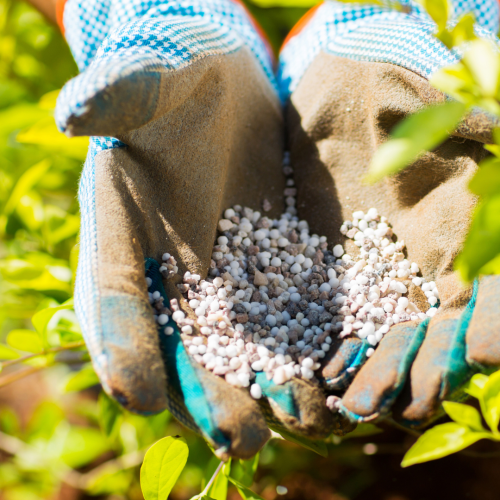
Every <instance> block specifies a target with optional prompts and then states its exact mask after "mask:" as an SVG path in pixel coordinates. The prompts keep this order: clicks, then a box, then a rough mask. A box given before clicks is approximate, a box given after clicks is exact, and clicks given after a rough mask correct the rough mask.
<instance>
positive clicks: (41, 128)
mask: <svg viewBox="0 0 500 500" xmlns="http://www.w3.org/2000/svg"><path fill="white" fill-rule="evenodd" d="M16 139H17V141H18V142H21V143H24V144H36V145H37V146H40V147H41V148H43V149H45V150H47V151H51V152H54V153H60V154H64V155H65V156H69V157H70V158H75V159H77V160H82V161H83V160H84V159H85V156H86V155H87V149H88V145H89V139H88V137H72V138H71V139H70V138H68V137H66V136H65V135H64V134H63V133H61V132H59V130H57V126H56V123H55V121H54V118H53V117H51V116H49V117H47V118H43V119H41V120H40V121H38V122H37V123H35V124H34V125H32V126H31V127H30V128H29V129H27V130H23V131H22V132H20V133H19V134H18V135H17V137H16Z"/></svg>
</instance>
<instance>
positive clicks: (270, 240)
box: [148, 157, 439, 399]
mask: <svg viewBox="0 0 500 500" xmlns="http://www.w3.org/2000/svg"><path fill="white" fill-rule="evenodd" d="M284 171H285V173H286V174H287V175H288V176H290V175H291V174H292V169H291V168H290V166H289V165H288V158H287V157H285V168H284ZM284 194H285V201H286V205H287V209H286V212H285V213H284V214H283V215H282V216H281V217H280V219H274V220H273V219H269V218H268V217H265V216H262V214H261V213H260V212H258V211H254V210H251V209H249V208H246V207H241V206H239V205H235V206H234V207H233V208H229V209H227V210H226V211H225V212H224V219H221V220H220V221H219V224H218V230H219V235H218V237H217V241H216V244H215V246H214V247H213V250H212V261H211V265H210V270H209V273H208V277H207V278H206V279H205V280H202V279H201V277H200V276H199V275H196V274H191V273H190V272H186V273H185V274H184V276H183V283H182V284H181V285H178V288H179V290H180V291H181V292H182V293H183V295H184V297H185V298H186V299H187V300H188V301H189V305H190V307H191V308H192V309H193V311H194V312H195V315H196V316H197V321H196V323H197V324H198V326H199V327H200V328H199V329H200V334H196V330H195V329H194V328H193V327H194V321H193V320H191V319H188V318H186V315H185V313H184V312H183V311H181V310H180V308H179V305H178V303H177V301H176V300H172V301H171V304H170V307H171V309H172V311H170V309H167V308H166V307H164V305H163V299H162V298H161V297H160V296H159V293H158V292H155V293H153V294H149V296H150V302H151V303H152V305H153V306H154V308H155V309H156V315H155V318H156V321H157V322H158V324H159V325H160V326H165V325H167V323H168V321H169V319H170V317H171V318H172V319H173V320H174V321H175V322H176V323H177V324H178V326H179V327H180V329H181V332H182V333H181V336H182V340H183V343H184V346H185V347H186V350H187V351H188V352H189V353H190V354H191V355H192V356H193V357H194V359H195V360H196V361H197V362H198V363H200V364H202V365H204V366H205V368H206V369H208V370H210V371H212V372H213V373H214V374H216V375H219V376H221V377H224V378H225V379H226V381H227V382H228V383H229V384H231V385H235V386H238V387H248V388H249V391H250V394H251V396H252V397H253V398H255V399H259V398H260V397H261V396H262V389H261V387H260V386H259V385H258V384H256V383H252V381H253V380H254V379H255V373H256V372H261V371H263V372H265V374H266V376H267V379H268V380H271V379H272V380H273V382H274V383H276V384H283V383H285V382H286V381H287V380H290V379H291V378H292V377H299V378H304V379H308V380H314V379H315V371H317V370H319V369H320V368H321V360H322V359H323V358H324V357H325V354H326V353H327V352H328V351H329V350H330V345H331V343H332V339H333V338H337V337H339V338H344V337H348V336H356V337H359V338H360V339H366V341H367V342H368V343H369V344H370V345H371V347H370V348H369V349H368V351H367V356H371V355H372V354H373V352H374V348H375V347H376V345H377V344H378V343H379V342H380V341H381V340H382V338H383V336H384V335H385V334H386V333H387V332H388V331H389V328H390V326H392V325H394V324H397V323H402V322H405V321H410V320H423V319H425V318H427V317H432V316H434V314H435V313H436V312H437V308H436V307H435V306H437V305H438V300H439V294H438V290H437V288H436V284H435V283H434V282H433V281H431V282H426V281H425V280H424V278H422V277H419V276H417V274H418V273H419V272H420V270H419V267H418V265H417V264H416V263H414V262H410V261H408V260H407V259H405V256H404V253H403V250H404V247H405V244H404V242H403V241H396V239H395V237H394V235H393V232H392V229H391V227H390V225H389V222H388V221H387V219H386V218H385V217H382V216H380V215H379V213H378V211H377V209H376V208H370V209H369V210H368V211H367V212H366V213H365V212H363V211H361V210H359V211H356V212H354V213H353V218H352V221H345V222H344V223H343V224H342V227H341V228H340V232H341V233H342V234H343V235H344V236H345V237H346V238H349V239H351V240H354V244H355V245H357V246H358V247H359V248H360V252H359V254H358V255H356V256H351V255H349V254H347V253H346V252H345V249H344V248H343V247H342V245H335V246H334V247H333V248H332V249H331V251H328V242H327V240H326V237H325V236H321V237H320V236H318V235H317V234H312V235H311V234H310V233H309V225H308V223H307V221H299V219H298V217H297V216H296V214H297V210H296V208H295V205H296V199H295V197H296V194H297V190H296V188H295V187H294V181H293V180H292V179H291V178H288V179H287V181H286V189H285V192H284ZM163 261H164V262H163V264H162V266H161V268H160V271H161V272H162V274H163V276H164V277H165V278H167V279H169V278H171V277H172V276H173V275H174V274H176V273H177V272H178V268H177V263H176V261H175V259H174V258H173V257H172V256H171V255H170V254H168V253H166V254H164V255H163ZM410 280H411V282H412V283H413V284H414V285H415V286H417V287H421V289H422V291H423V293H424V294H425V296H426V297H427V300H428V302H429V304H430V306H431V307H430V308H429V310H428V311H427V312H426V313H424V312H421V311H420V310H419V309H418V308H417V306H416V305H415V304H413V303H411V302H409V300H408V298H407V294H408V289H407V286H406V285H407V284H408V282H409V281H410ZM405 283H406V284H405ZM149 285H150V282H148V286H149ZM165 332H166V333H167V334H170V335H171V334H172V333H173V329H172V327H171V326H166V328H165Z"/></svg>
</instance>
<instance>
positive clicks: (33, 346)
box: [7, 329, 43, 353]
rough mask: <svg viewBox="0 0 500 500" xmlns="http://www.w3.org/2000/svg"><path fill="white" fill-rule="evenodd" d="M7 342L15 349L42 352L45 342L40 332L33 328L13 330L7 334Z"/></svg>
mask: <svg viewBox="0 0 500 500" xmlns="http://www.w3.org/2000/svg"><path fill="white" fill-rule="evenodd" d="M7 344H9V345H10V346H11V347H14V348H15V349H19V350H20V351H26V352H32V353H35V352H41V351H42V350H43V343H42V339H41V337H40V334H39V333H38V332H34V331H33V330H24V329H19V330H11V331H10V332H9V334H8V335H7Z"/></svg>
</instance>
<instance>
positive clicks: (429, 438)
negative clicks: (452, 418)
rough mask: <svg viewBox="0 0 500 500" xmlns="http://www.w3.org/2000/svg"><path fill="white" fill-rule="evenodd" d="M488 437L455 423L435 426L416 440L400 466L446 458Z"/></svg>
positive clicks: (487, 433) (485, 434)
mask: <svg viewBox="0 0 500 500" xmlns="http://www.w3.org/2000/svg"><path fill="white" fill-rule="evenodd" d="M490 436H491V434H490V433H489V432H474V431H471V430H470V429H469V428H468V427H466V426H464V425H460V424H457V423H455V422H450V423H447V424H441V425H436V427H433V428H432V429H429V430H428V431H427V432H425V433H424V434H422V436H420V437H419V438H418V440H417V442H416V443H415V444H414V445H413V446H412V447H411V448H410V449H409V450H408V452H407V453H406V455H405V456H404V458H403V461H402V463H401V466H402V467H408V466H410V465H414V464H420V463H423V462H428V461H429V460H436V459H438V458H443V457H446V456H447V455H451V454H452V453H456V452H457V451H460V450H463V449H464V448H467V447H468V446H470V445H471V444H473V443H475V442H476V441H479V440H480V439H487V438H489V437H490Z"/></svg>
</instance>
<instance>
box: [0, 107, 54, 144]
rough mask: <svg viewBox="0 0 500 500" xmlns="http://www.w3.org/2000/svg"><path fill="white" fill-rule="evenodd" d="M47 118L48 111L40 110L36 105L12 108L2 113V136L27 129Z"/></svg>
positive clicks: (0, 131) (0, 124) (0, 129)
mask: <svg viewBox="0 0 500 500" xmlns="http://www.w3.org/2000/svg"><path fill="white" fill-rule="evenodd" d="M46 116H47V111H45V110H43V109H40V108H39V107H38V106H37V105H36V104H27V103H26V104H25V103H23V104H18V105H16V106H11V107H9V108H7V109H5V110H3V111H0V136H1V135H7V134H10V133H12V132H14V131H15V130H19V129H21V128H24V127H27V126H29V125H31V124H33V123H35V122H36V121H38V120H40V119H42V118H45V117H46Z"/></svg>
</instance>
